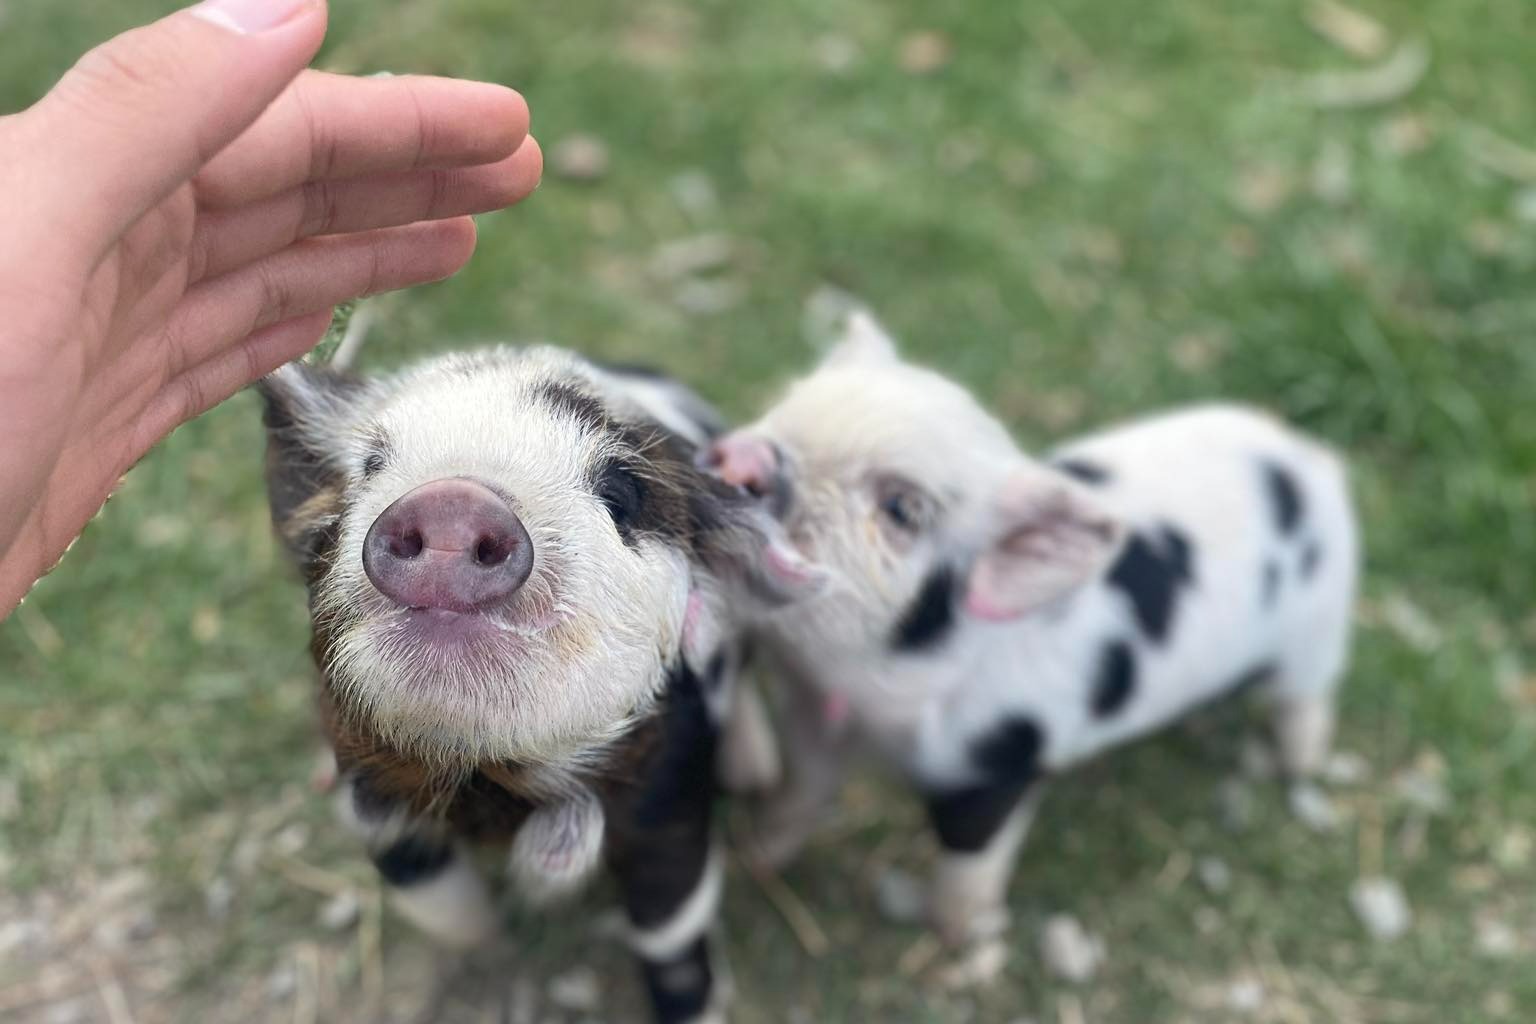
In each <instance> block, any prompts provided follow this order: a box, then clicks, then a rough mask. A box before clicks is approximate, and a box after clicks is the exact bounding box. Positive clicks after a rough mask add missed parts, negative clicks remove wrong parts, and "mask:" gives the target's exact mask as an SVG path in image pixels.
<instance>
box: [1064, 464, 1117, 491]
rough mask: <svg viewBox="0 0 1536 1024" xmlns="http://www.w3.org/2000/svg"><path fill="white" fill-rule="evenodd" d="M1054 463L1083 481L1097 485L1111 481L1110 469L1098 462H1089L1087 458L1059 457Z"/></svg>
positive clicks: (1071, 475) (1069, 474) (1074, 477)
mask: <svg viewBox="0 0 1536 1024" xmlns="http://www.w3.org/2000/svg"><path fill="white" fill-rule="evenodd" d="M1052 465H1054V466H1055V467H1056V468H1057V469H1059V470H1061V471H1062V472H1063V473H1065V474H1067V476H1070V477H1072V478H1073V479H1075V480H1078V481H1080V482H1081V483H1085V484H1089V485H1091V486H1095V487H1097V486H1100V485H1102V484H1107V483H1109V470H1107V469H1105V468H1104V467H1103V466H1101V465H1099V464H1098V463H1097V462H1089V461H1088V460H1087V459H1057V460H1056V461H1055V462H1054V463H1052Z"/></svg>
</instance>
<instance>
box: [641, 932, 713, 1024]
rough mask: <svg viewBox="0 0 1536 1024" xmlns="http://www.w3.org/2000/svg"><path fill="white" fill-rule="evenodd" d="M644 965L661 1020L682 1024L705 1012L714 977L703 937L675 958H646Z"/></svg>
mask: <svg viewBox="0 0 1536 1024" xmlns="http://www.w3.org/2000/svg"><path fill="white" fill-rule="evenodd" d="M641 968H642V970H643V972H644V974H645V987H646V989H647V990H649V992H650V994H651V1005H652V1007H653V1008H654V1010H655V1012H656V1020H657V1021H658V1022H659V1024H683V1022H684V1021H691V1020H695V1019H697V1018H698V1017H699V1016H700V1015H702V1014H703V1012H704V1010H705V1008H706V1006H707V1005H708V1003H709V993H710V989H711V987H712V985H713V981H714V977H713V975H712V973H711V972H710V968H709V949H708V945H707V943H706V941H705V940H704V939H703V938H700V939H698V940H696V941H695V942H694V943H693V944H692V945H690V946H689V947H688V948H687V949H686V950H684V951H683V952H682V953H681V954H680V955H679V956H677V957H675V958H674V959H671V960H666V961H654V960H646V961H643V962H642V964H641Z"/></svg>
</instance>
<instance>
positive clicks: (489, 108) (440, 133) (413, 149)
mask: <svg viewBox="0 0 1536 1024" xmlns="http://www.w3.org/2000/svg"><path fill="white" fill-rule="evenodd" d="M527 135H528V105H527V103H525V102H524V101H523V98H522V96H520V95H518V94H517V93H516V92H515V91H513V90H511V89H508V88H506V87H505V86H501V85H492V84H490V83H488V82H463V81H458V80H455V79H451V78H433V77H427V76H415V75H407V76H401V77H389V78H355V77H353V76H350V75H333V74H327V73H325V72H322V71H306V72H304V73H303V74H302V75H300V76H299V77H298V79H296V80H295V81H294V83H293V84H292V85H291V86H290V87H289V88H288V89H287V90H286V91H285V92H283V94H282V95H281V96H279V97H278V98H277V99H276V100H275V101H274V102H273V103H272V105H271V106H270V107H268V108H267V110H266V111H265V113H263V114H262V115H261V117H260V118H258V119H257V121H256V123H255V124H253V125H251V127H250V128H249V129H247V130H246V131H245V132H244V133H243V134H242V135H240V137H239V138H237V139H235V141H234V142H232V143H230V144H229V145H228V146H227V147H225V149H224V150H223V151H222V152H220V153H219V154H218V155H217V156H215V157H214V158H213V159H212V160H210V161H209V162H208V163H207V165H206V166H205V167H204V168H203V170H202V171H201V172H200V173H199V174H198V175H197V178H196V179H195V185H196V188H197V194H198V197H199V199H200V200H201V201H202V202H203V203H204V204H206V205H209V206H235V205H238V204H241V203H249V202H252V201H254V200H257V199H265V198H266V197H268V196H272V195H275V194H277V193H278V192H282V191H284V190H286V189H290V188H293V187H294V186H296V185H301V184H303V183H304V182H306V181H317V180H322V179H330V178H351V177H357V176H359V175H365V174H378V173H389V172H394V171H411V170H419V169H423V168H441V167H470V166H475V165H478V164H486V163H492V162H495V161H497V160H501V159H504V158H505V157H508V156H511V155H512V154H513V153H514V152H516V151H517V148H518V146H520V145H522V142H523V139H524V138H526V137H527Z"/></svg>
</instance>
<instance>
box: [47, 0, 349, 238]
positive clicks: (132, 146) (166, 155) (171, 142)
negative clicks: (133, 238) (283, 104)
mask: <svg viewBox="0 0 1536 1024" xmlns="http://www.w3.org/2000/svg"><path fill="white" fill-rule="evenodd" d="M325 22H326V9H325V0H203V2H202V3H199V4H197V5H196V6H194V7H189V8H186V9H185V10H181V11H178V12H176V13H175V14H172V15H170V16H168V17H166V18H162V19H161V20H159V21H157V22H154V23H153V24H151V25H146V26H144V27H143V28H138V29H134V30H132V31H130V32H126V33H124V34H123V35H120V36H118V37H116V38H115V39H111V40H109V41H108V42H106V43H104V44H102V45H101V46H99V47H97V48H96V49H94V50H92V51H91V52H90V53H88V54H86V55H85V56H84V57H82V58H81V59H80V62H79V63H78V64H76V65H75V66H74V67H73V68H72V69H71V70H70V71H69V72H68V73H67V74H66V75H65V76H64V78H63V79H61V80H60V81H59V83H58V85H56V86H55V87H54V88H53V89H52V90H51V91H50V92H49V93H48V95H47V96H45V97H44V98H43V99H42V100H41V101H40V102H39V103H38V104H37V105H36V106H35V107H33V108H32V109H31V110H30V111H28V112H27V114H26V115H25V116H26V117H28V118H30V119H35V120H36V121H37V122H39V123H38V124H36V125H34V126H33V127H34V128H36V129H38V130H39V134H38V135H37V136H36V137H37V138H38V139H39V140H40V141H39V146H38V150H39V151H40V152H42V153H46V154H48V162H49V164H50V166H49V168H48V176H49V177H50V178H51V180H52V181H53V182H54V183H55V187H52V188H50V189H49V190H48V192H49V193H50V194H51V195H53V196H57V197H59V198H60V199H61V200H62V201H63V202H67V203H68V206H69V212H68V216H67V218H66V219H64V222H65V223H74V224H76V225H79V227H80V228H81V229H83V230H85V231H87V232H90V233H89V234H88V235H87V236H86V238H87V239H88V240H89V241H90V242H92V243H94V244H96V245H107V244H111V242H113V241H115V240H116V238H117V236H118V235H119V234H120V233H121V232H122V231H123V230H124V229H125V228H126V227H127V226H128V225H130V224H132V223H133V222H134V221H136V220H137V219H138V218H139V217H141V216H143V214H144V213H145V211H147V210H149V209H150V208H151V207H153V206H154V205H155V204H157V203H159V202H160V201H161V200H163V199H164V198H165V197H166V196H167V195H169V194H170V193H171V192H172V191H173V190H174V189H175V188H177V186H179V185H181V184H183V183H184V182H186V181H187V180H188V179H190V178H191V177H192V175H194V174H195V173H196V172H197V171H198V169H199V168H201V167H202V165H203V164H205V163H206V162H207V161H208V160H209V159H210V158H211V157H212V156H213V155H214V154H215V153H217V152H218V151H219V150H220V149H222V148H224V146H225V145H227V144H228V143H229V142H230V141H232V140H233V139H234V138H235V137H236V136H238V135H239V134H240V133H241V132H242V131H244V130H245V129H246V128H247V127H249V126H250V124H251V122H253V121H255V120H256V118H257V117H258V116H260V114H261V112H262V111H263V110H265V109H266V108H267V105H268V104H269V103H271V102H272V101H273V100H274V99H276V98H277V96H278V95H279V94H280V93H281V92H282V91H283V90H284V89H285V88H287V86H288V83H289V82H291V81H292V80H293V79H294V77H295V76H296V75H297V74H298V73H299V72H300V71H302V70H303V69H304V67H305V65H307V64H308V63H309V61H310V59H311V58H313V57H314V55H315V51H316V50H318V49H319V48H320V42H321V40H322V39H323V38H324V37H325Z"/></svg>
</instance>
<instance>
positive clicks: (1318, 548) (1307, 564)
mask: <svg viewBox="0 0 1536 1024" xmlns="http://www.w3.org/2000/svg"><path fill="white" fill-rule="evenodd" d="M1322 564H1323V546H1322V545H1321V544H1319V543H1318V542H1317V541H1315V540H1311V541H1308V542H1307V546H1306V547H1304V548H1302V549H1301V578H1302V579H1304V580H1310V579H1311V578H1312V577H1313V576H1314V575H1316V574H1317V567H1318V566H1319V565H1322Z"/></svg>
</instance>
